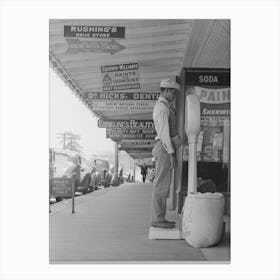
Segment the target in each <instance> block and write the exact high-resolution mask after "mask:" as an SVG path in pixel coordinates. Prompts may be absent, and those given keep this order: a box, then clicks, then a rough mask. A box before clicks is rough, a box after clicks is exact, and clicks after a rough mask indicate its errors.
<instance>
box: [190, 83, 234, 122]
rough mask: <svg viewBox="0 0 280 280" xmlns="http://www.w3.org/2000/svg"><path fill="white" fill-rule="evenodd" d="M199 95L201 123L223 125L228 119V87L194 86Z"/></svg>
mask: <svg viewBox="0 0 280 280" xmlns="http://www.w3.org/2000/svg"><path fill="white" fill-rule="evenodd" d="M195 92H196V94H197V95H199V97H200V108H201V124H202V125H224V122H227V121H228V120H229V119H230V88H216V89H212V88H202V87H195Z"/></svg>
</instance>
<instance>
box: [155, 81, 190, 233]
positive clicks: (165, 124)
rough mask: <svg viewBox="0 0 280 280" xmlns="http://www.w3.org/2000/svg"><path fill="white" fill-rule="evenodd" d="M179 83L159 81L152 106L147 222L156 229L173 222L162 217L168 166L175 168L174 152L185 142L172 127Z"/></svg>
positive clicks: (168, 179)
mask: <svg viewBox="0 0 280 280" xmlns="http://www.w3.org/2000/svg"><path fill="white" fill-rule="evenodd" d="M179 91H180V86H179V84H178V83H176V82H175V81H173V80H171V79H164V80H162V81H161V83H160V96H159V99H158V101H157V102H156V104H155V106H154V109H153V120H154V125H155V130H156V134H157V136H156V138H155V146H154V148H153V151H152V154H153V157H154V159H155V178H154V181H153V184H154V188H153V194H152V206H151V225H152V226H153V227H160V228H173V227H175V222H171V221H168V220H166V217H165V216H166V199H167V196H168V193H169V187H170V183H171V174H172V169H174V168H175V167H176V164H177V161H176V156H175V152H176V149H178V148H179V147H180V146H181V145H182V144H183V143H184V142H185V141H186V138H185V137H179V136H178V132H177V127H176V112H175V108H174V107H173V105H172V102H173V101H174V100H175V98H176V95H177V94H179Z"/></svg>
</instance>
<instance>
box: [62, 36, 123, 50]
mask: <svg viewBox="0 0 280 280" xmlns="http://www.w3.org/2000/svg"><path fill="white" fill-rule="evenodd" d="M66 41H67V43H68V49H67V50H66V53H69V54H77V53H81V52H97V53H110V54H115V53H117V52H119V51H121V50H123V49H125V47H124V46H123V45H121V44H119V43H118V42H116V41H115V40H110V41H103V42H96V41H88V40H87V41H81V40H80V39H66Z"/></svg>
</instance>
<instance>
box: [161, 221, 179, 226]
mask: <svg viewBox="0 0 280 280" xmlns="http://www.w3.org/2000/svg"><path fill="white" fill-rule="evenodd" d="M163 222H164V223H167V224H173V225H176V222H173V221H168V220H164V221H163Z"/></svg>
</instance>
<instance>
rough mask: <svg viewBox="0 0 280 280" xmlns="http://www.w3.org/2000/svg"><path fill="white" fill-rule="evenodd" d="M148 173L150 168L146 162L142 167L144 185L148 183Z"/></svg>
mask: <svg viewBox="0 0 280 280" xmlns="http://www.w3.org/2000/svg"><path fill="white" fill-rule="evenodd" d="M147 173H148V168H147V166H146V164H145V162H144V163H143V165H142V166H141V175H142V179H143V183H145V181H146V176H147Z"/></svg>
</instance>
